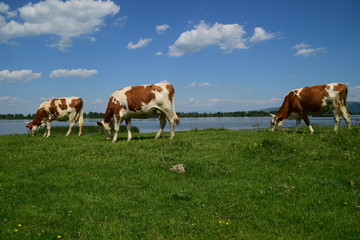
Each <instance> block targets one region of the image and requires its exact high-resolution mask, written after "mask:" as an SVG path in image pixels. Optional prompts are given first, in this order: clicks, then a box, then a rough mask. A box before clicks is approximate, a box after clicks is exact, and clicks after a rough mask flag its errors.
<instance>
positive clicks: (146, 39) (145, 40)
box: [127, 38, 152, 49]
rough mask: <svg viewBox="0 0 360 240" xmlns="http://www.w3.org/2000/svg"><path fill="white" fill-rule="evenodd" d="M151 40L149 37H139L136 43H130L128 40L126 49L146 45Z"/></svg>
mask: <svg viewBox="0 0 360 240" xmlns="http://www.w3.org/2000/svg"><path fill="white" fill-rule="evenodd" d="M151 41H152V39H151V38H141V39H140V40H139V41H138V42H137V43H135V44H134V43H132V42H129V44H128V45H127V48H128V49H138V48H143V47H146V46H147V45H149V43H150V42H151Z"/></svg>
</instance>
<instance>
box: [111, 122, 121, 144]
mask: <svg viewBox="0 0 360 240" xmlns="http://www.w3.org/2000/svg"><path fill="white" fill-rule="evenodd" d="M119 130H120V119H119V120H118V119H116V117H114V137H113V139H112V141H113V142H116V141H117V137H118V133H119Z"/></svg>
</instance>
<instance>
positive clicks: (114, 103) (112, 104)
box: [104, 96, 122, 123]
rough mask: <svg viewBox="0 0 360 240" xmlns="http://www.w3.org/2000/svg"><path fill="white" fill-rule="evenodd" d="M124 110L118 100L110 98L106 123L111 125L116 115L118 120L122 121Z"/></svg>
mask: <svg viewBox="0 0 360 240" xmlns="http://www.w3.org/2000/svg"><path fill="white" fill-rule="evenodd" d="M121 109H122V106H121V104H120V102H119V101H118V100H116V98H114V97H113V96H111V97H110V99H109V103H108V106H107V108H106V112H105V116H104V122H106V123H110V122H111V118H112V117H113V116H114V115H115V117H116V120H118V121H120V110H121Z"/></svg>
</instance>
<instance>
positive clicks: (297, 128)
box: [295, 118, 301, 132]
mask: <svg viewBox="0 0 360 240" xmlns="http://www.w3.org/2000/svg"><path fill="white" fill-rule="evenodd" d="M300 123H301V118H300V119H296V127H295V132H297V131H299V127H300Z"/></svg>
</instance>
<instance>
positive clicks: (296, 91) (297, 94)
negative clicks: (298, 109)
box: [293, 88, 303, 98]
mask: <svg viewBox="0 0 360 240" xmlns="http://www.w3.org/2000/svg"><path fill="white" fill-rule="evenodd" d="M302 90H303V88H298V89H294V90H293V92H294V93H295V95H296V96H298V97H299V98H301V97H300V93H301V91H302Z"/></svg>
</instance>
